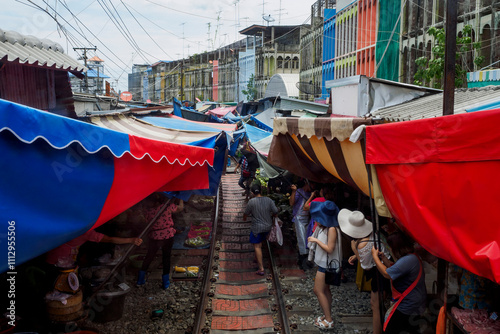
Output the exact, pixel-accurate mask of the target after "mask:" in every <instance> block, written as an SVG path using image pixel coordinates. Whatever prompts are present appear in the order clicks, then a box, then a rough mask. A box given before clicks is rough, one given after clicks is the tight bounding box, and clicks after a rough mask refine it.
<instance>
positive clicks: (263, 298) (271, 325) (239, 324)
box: [193, 174, 318, 334]
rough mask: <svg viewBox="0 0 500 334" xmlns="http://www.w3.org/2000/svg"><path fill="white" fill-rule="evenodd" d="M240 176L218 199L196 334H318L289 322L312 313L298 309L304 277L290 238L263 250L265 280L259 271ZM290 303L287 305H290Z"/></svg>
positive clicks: (226, 181)
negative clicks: (295, 303) (249, 238)
mask: <svg viewBox="0 0 500 334" xmlns="http://www.w3.org/2000/svg"><path fill="white" fill-rule="evenodd" d="M238 180H239V175H237V174H226V175H225V176H223V179H222V182H221V188H220V191H219V196H218V203H217V205H218V214H216V217H217V218H218V219H216V221H215V222H214V230H213V238H212V245H211V248H210V251H209V255H208V261H207V264H206V267H205V268H206V272H205V274H204V280H203V283H202V293H201V298H200V303H199V305H198V310H197V315H196V316H195V324H194V326H193V333H212V334H225V333H235V332H238V333H252V334H261V333H292V332H297V333H299V332H300V333H308V332H311V333H317V332H318V329H316V328H314V327H313V326H312V325H310V326H308V325H306V326H304V325H298V324H296V323H293V322H290V320H289V317H290V316H291V315H293V314H297V313H300V312H303V313H304V312H305V313H309V314H310V313H311V310H310V309H309V310H305V309H304V310H301V309H297V308H295V309H294V306H293V305H292V304H291V302H290V300H294V299H296V298H300V296H301V293H302V295H305V294H304V293H303V291H294V290H295V289H294V288H293V287H294V286H296V287H298V290H300V284H299V285H298V286H297V285H296V284H295V283H297V282H300V281H301V280H302V279H303V278H304V277H305V273H304V271H302V270H301V269H299V268H298V266H297V264H296V261H297V252H296V249H295V245H294V244H293V242H292V239H291V238H289V237H288V236H287V235H286V231H284V233H285V243H284V245H283V246H282V247H279V246H277V245H276V246H275V245H271V244H269V243H268V242H266V243H265V244H264V245H263V253H264V265H265V268H266V269H265V275H264V276H259V275H257V274H256V273H255V272H256V270H257V265H256V263H255V262H254V261H253V260H254V251H253V246H252V244H250V243H249V242H248V236H249V234H250V224H251V222H250V220H247V221H243V212H244V210H245V207H246V204H247V202H248V200H247V199H246V197H245V195H243V194H242V189H241V188H240V187H239V186H238ZM287 300H288V301H287Z"/></svg>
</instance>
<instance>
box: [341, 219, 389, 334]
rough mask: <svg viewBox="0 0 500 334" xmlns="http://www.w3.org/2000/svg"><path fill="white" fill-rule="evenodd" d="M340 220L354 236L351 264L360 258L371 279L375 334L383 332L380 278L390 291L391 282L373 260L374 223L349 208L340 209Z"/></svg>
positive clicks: (368, 278)
mask: <svg viewBox="0 0 500 334" xmlns="http://www.w3.org/2000/svg"><path fill="white" fill-rule="evenodd" d="M338 220H339V225H340V229H341V230H342V232H344V233H345V234H347V235H348V236H349V237H351V238H353V240H352V241H351V248H352V251H353V252H354V255H352V256H351V257H349V264H351V265H352V264H354V262H355V261H356V260H358V261H359V264H360V265H361V268H363V270H364V271H365V275H366V278H367V280H371V290H372V291H371V297H370V304H371V308H372V313H373V320H372V321H373V334H380V333H382V322H381V320H380V308H379V294H378V287H379V279H380V280H381V281H382V283H381V284H382V286H383V288H384V291H390V282H389V280H387V279H385V278H383V277H381V276H379V275H378V274H377V269H376V267H375V262H374V261H373V256H372V248H373V247H374V241H375V238H374V237H373V224H372V223H371V222H370V221H369V220H366V219H365V216H364V215H363V213H362V212H359V211H350V210H347V209H342V210H340V212H339V216H338ZM377 244H378V242H377ZM381 248H382V249H381V251H382V252H384V254H385V255H386V257H387V258H390V255H389V252H388V251H387V250H386V249H385V247H384V245H383V244H382V245H381Z"/></svg>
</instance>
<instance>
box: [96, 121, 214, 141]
mask: <svg viewBox="0 0 500 334" xmlns="http://www.w3.org/2000/svg"><path fill="white" fill-rule="evenodd" d="M90 121H91V122H92V123H93V124H95V125H98V126H101V127H103V128H108V129H111V130H115V131H119V132H124V133H128V134H133V135H136V136H139V137H145V138H149V139H155V140H160V141H166V142H172V143H178V144H185V143H192V142H194V141H199V140H203V139H207V138H210V137H213V136H216V135H217V134H219V133H220V130H219V129H215V128H214V129H213V131H187V130H173V129H166V128H163V127H158V126H154V125H152V124H150V123H146V122H143V121H140V120H138V119H137V118H135V117H133V116H125V115H123V114H120V115H113V116H102V117H91V118H90ZM207 129H210V128H207Z"/></svg>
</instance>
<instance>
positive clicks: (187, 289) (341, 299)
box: [85, 269, 371, 334]
mask: <svg viewBox="0 0 500 334" xmlns="http://www.w3.org/2000/svg"><path fill="white" fill-rule="evenodd" d="M306 273H307V278H306V279H304V280H301V281H300V282H297V281H293V282H288V283H287V282H285V283H284V284H283V288H288V287H289V286H287V284H293V285H294V287H293V289H294V291H302V292H304V295H302V296H300V297H294V296H293V294H290V295H288V296H285V300H286V304H292V305H293V306H294V308H295V307H301V308H302V307H304V308H307V309H309V310H310V311H311V312H310V315H297V314H294V315H293V316H292V317H291V318H290V323H295V324H297V325H299V326H300V325H305V324H311V323H313V322H314V319H315V318H316V317H318V315H320V314H321V311H320V307H319V304H318V300H317V299H316V296H315V295H314V293H313V286H314V276H315V274H316V270H315V269H312V270H308V271H306ZM345 273H346V276H347V277H348V283H346V284H342V285H341V286H340V287H333V288H332V295H333V300H334V302H333V307H332V314H333V316H334V321H335V322H336V326H335V330H334V331H329V332H330V333H346V334H351V333H352V334H354V333H356V334H362V333H371V330H359V329H352V328H349V327H348V326H347V325H344V324H342V323H340V322H338V320H339V316H338V315H339V314H351V315H352V314H359V315H366V314H370V313H371V310H370V295H369V293H366V292H359V291H358V290H357V288H356V286H355V284H354V283H353V282H354V279H355V276H354V275H355V272H354V270H353V269H346V271H345ZM129 284H130V285H132V286H133V284H132V282H129ZM200 289H201V282H199V281H176V282H173V283H172V284H171V286H170V288H169V289H168V290H167V291H163V290H162V289H160V280H155V279H150V280H148V282H147V284H146V285H145V286H144V287H140V288H137V287H135V286H133V287H132V291H131V292H130V293H129V294H128V295H127V297H126V299H125V306H124V312H123V317H122V318H121V319H120V320H118V321H113V322H108V323H104V324H97V323H92V322H90V321H86V323H85V325H86V326H85V327H90V328H94V329H96V330H98V331H99V333H103V334H106V333H109V334H115V333H159V334H168V333H172V334H176V333H190V331H191V327H192V326H193V323H194V310H195V309H196V307H197V301H198V296H199V293H200ZM156 309H163V310H164V315H163V317H162V318H160V319H158V320H151V313H152V311H153V310H156ZM318 332H320V331H319V330H318Z"/></svg>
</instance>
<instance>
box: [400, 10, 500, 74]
mask: <svg viewBox="0 0 500 334" xmlns="http://www.w3.org/2000/svg"><path fill="white" fill-rule="evenodd" d="M402 4H404V6H403V7H402V12H401V14H402V15H401V16H402V17H401V20H402V27H401V32H400V33H401V47H400V52H401V57H400V66H401V69H400V81H402V82H405V83H413V81H414V76H415V73H416V71H417V68H416V64H415V60H416V59H418V58H419V57H421V56H423V55H426V56H428V57H430V56H431V48H432V46H433V44H434V40H433V37H432V36H430V35H428V34H427V30H428V29H429V27H431V26H435V27H438V28H443V27H444V17H445V13H446V1H445V0H420V1H407V2H402ZM457 6H458V7H457V11H458V25H457V32H459V33H460V31H461V30H462V29H463V27H464V26H465V25H471V26H472V40H473V42H481V48H480V51H479V54H477V55H481V56H484V57H485V60H484V62H483V64H481V67H486V66H489V65H491V64H494V63H495V62H497V61H499V60H500V49H499V48H498V47H495V46H496V45H498V43H500V30H499V28H500V20H499V14H500V1H497V0H462V1H458V2H457ZM475 55H476V54H475V53H474V52H468V53H467V54H464V55H463V56H462V65H463V66H464V67H465V68H466V69H467V71H469V72H472V71H474V70H478V69H480V68H477V65H475V64H474V61H473V60H474V56H475Z"/></svg>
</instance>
